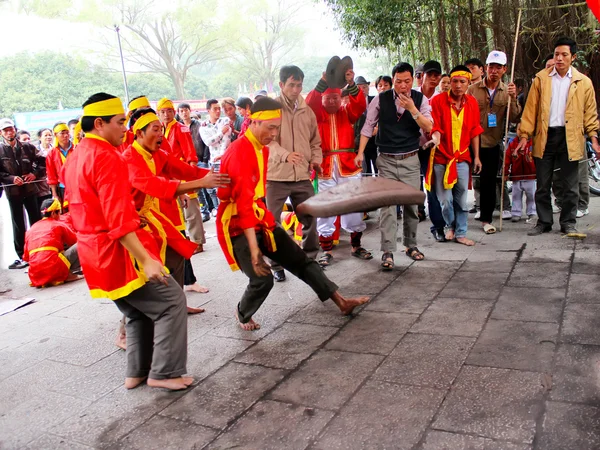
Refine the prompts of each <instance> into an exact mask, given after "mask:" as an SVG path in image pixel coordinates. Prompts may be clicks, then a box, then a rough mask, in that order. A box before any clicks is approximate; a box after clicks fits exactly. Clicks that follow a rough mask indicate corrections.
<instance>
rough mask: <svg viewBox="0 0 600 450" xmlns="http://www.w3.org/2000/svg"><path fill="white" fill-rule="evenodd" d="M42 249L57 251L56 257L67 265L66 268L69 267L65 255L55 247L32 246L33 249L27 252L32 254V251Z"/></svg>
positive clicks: (40, 250)
mask: <svg viewBox="0 0 600 450" xmlns="http://www.w3.org/2000/svg"><path fill="white" fill-rule="evenodd" d="M44 251H48V252H56V253H58V258H59V259H60V260H61V261H62V262H64V263H65V265H66V266H67V269H70V268H71V263H70V262H69V260H68V259H67V257H66V256H65V255H64V254H63V252H60V251H58V249H57V248H56V247H38V248H34V249H33V250H29V254H30V255H33V254H34V253H38V252H44Z"/></svg>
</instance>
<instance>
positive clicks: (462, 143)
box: [425, 92, 483, 190]
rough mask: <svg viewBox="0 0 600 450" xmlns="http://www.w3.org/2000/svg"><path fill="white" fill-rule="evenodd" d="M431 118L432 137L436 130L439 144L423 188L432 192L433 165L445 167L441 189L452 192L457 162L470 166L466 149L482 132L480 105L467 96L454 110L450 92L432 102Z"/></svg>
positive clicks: (468, 153) (433, 152)
mask: <svg viewBox="0 0 600 450" xmlns="http://www.w3.org/2000/svg"><path fill="white" fill-rule="evenodd" d="M431 115H432V117H433V129H432V130H431V134H433V133H434V132H436V131H439V132H440V134H441V137H440V145H439V146H438V147H436V148H434V149H433V150H432V151H431V155H430V157H429V167H428V168H427V173H426V174H425V188H427V190H431V189H433V166H434V164H442V165H444V166H446V172H445V174H444V187H445V188H446V189H451V188H452V187H453V186H454V185H455V184H456V182H457V180H458V173H457V168H456V165H457V164H458V163H460V162H467V163H469V164H470V163H471V152H470V151H469V146H470V145H471V139H473V138H474V137H476V136H479V135H480V134H481V133H483V128H482V127H481V123H480V122H479V120H480V117H479V105H478V104H477V100H476V99H475V97H473V96H472V95H470V94H465V96H464V102H463V106H462V108H461V110H460V111H457V110H456V108H455V107H454V106H453V101H452V99H451V97H450V92H447V93H442V94H439V95H436V96H435V97H433V98H432V99H431Z"/></svg>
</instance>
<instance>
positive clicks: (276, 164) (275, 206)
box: [267, 66, 323, 281]
mask: <svg viewBox="0 0 600 450" xmlns="http://www.w3.org/2000/svg"><path fill="white" fill-rule="evenodd" d="M303 81H304V73H303V72H302V70H300V68H299V67H297V66H283V67H282V68H281V70H280V71H279V87H280V89H281V97H278V98H277V100H278V101H279V102H280V103H281V104H282V105H283V108H282V110H281V129H280V132H279V137H278V139H277V142H272V143H271V144H269V149H270V156H269V168H268V171H267V208H268V209H269V211H271V212H272V213H273V216H275V220H277V221H279V220H281V212H282V210H283V205H284V204H285V201H286V200H287V199H288V197H289V198H290V200H291V202H292V207H293V208H294V209H296V207H297V206H298V205H299V204H300V203H302V202H304V201H305V200H307V199H308V198H310V197H312V196H313V195H314V194H315V191H314V188H313V185H312V183H311V181H310V172H311V171H312V170H314V171H316V172H317V173H320V171H321V162H322V161H323V153H322V150H321V138H320V137H319V129H318V127H317V119H316V117H315V114H314V113H313V111H312V110H311V109H310V108H309V107H308V105H307V104H306V102H305V101H304V98H303V97H302V95H301V92H302V83H303ZM300 223H302V247H303V249H304V251H305V252H306V253H307V255H308V256H309V257H310V258H313V259H315V258H316V256H317V253H318V251H319V239H318V236H317V221H316V219H315V218H312V217H303V218H302V219H301V220H300ZM271 268H272V269H273V276H274V278H275V280H276V281H284V280H285V272H284V271H283V267H281V266H280V265H278V264H276V263H275V262H273V261H272V262H271Z"/></svg>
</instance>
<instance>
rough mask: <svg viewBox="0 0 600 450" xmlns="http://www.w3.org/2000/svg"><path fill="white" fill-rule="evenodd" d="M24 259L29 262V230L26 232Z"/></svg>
mask: <svg viewBox="0 0 600 450" xmlns="http://www.w3.org/2000/svg"><path fill="white" fill-rule="evenodd" d="M23 261H27V262H29V230H27V231H26V232H25V247H24V248H23Z"/></svg>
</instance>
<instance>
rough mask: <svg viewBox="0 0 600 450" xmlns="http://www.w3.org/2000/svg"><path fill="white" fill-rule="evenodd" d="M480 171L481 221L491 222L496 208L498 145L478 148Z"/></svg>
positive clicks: (498, 163) (498, 162)
mask: <svg viewBox="0 0 600 450" xmlns="http://www.w3.org/2000/svg"><path fill="white" fill-rule="evenodd" d="M479 159H480V160H481V173H480V174H479V190H480V200H479V208H480V210H481V221H482V222H487V223H492V215H493V214H494V209H496V184H497V177H498V169H499V165H500V146H499V145H496V146H495V147H483V148H481V149H480V150H479Z"/></svg>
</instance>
